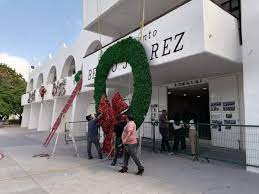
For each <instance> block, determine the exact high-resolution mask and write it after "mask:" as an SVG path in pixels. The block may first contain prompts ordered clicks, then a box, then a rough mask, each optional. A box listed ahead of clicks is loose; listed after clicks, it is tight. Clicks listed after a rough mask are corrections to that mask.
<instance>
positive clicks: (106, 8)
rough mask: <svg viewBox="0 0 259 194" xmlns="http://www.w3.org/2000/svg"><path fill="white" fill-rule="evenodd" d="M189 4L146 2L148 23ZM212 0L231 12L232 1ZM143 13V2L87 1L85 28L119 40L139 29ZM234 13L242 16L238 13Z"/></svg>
mask: <svg viewBox="0 0 259 194" xmlns="http://www.w3.org/2000/svg"><path fill="white" fill-rule="evenodd" d="M189 1H191V0H163V1H159V0H146V3H145V23H150V22H151V21H153V20H155V19H157V18H159V17H161V16H162V15H164V14H166V13H168V12H170V11H172V10H174V9H177V8H178V7H180V6H182V5H184V4H185V3H187V2H189ZM194 1H195V0H194ZM208 1H209V0H208ZM212 1H213V2H215V3H217V4H218V5H222V7H223V8H224V9H226V10H228V11H229V12H232V11H231V10H230V9H229V7H228V6H226V5H225V4H226V3H227V2H228V1H233V0H212ZM97 2H99V4H98V3H97ZM235 2H236V1H235ZM235 2H233V3H232V4H233V5H234V3H235ZM142 11H143V9H142V0H98V1H92V0H84V24H83V25H84V28H85V29H86V30H88V31H93V32H96V33H99V32H100V33H101V34H103V35H107V36H111V37H114V38H119V37H122V36H124V35H126V34H128V33H129V32H132V31H134V30H136V29H137V28H138V27H139V26H140V22H141V20H142ZM232 13H233V14H234V15H239V14H238V13H236V12H232ZM99 16H100V17H99Z"/></svg>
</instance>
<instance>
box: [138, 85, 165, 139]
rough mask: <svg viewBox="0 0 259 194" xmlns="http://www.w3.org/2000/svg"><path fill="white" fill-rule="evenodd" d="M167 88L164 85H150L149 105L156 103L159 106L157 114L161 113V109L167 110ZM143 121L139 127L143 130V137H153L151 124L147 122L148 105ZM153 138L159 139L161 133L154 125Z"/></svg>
mask: <svg viewBox="0 0 259 194" xmlns="http://www.w3.org/2000/svg"><path fill="white" fill-rule="evenodd" d="M167 103H168V100H167V88H166V87H152V97H151V104H150V106H151V105H153V104H157V105H158V108H159V115H160V114H161V112H162V110H164V109H165V110H167ZM145 122H148V123H144V124H142V126H141V128H142V130H143V137H146V138H153V130H152V125H151V124H150V123H149V122H151V107H149V110H148V113H147V116H146V118H145ZM155 138H156V139H161V138H162V137H161V135H160V133H159V128H158V127H155Z"/></svg>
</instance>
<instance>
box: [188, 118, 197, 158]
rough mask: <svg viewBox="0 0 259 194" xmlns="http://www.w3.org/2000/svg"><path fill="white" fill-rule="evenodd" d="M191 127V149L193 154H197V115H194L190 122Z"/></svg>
mask: <svg viewBox="0 0 259 194" xmlns="http://www.w3.org/2000/svg"><path fill="white" fill-rule="evenodd" d="M188 128H189V139H190V143H191V151H192V156H195V147H196V118H195V116H193V117H192V119H191V120H190V122H189V124H188Z"/></svg>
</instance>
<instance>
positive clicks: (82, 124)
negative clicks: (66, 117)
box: [65, 121, 88, 144]
mask: <svg viewBox="0 0 259 194" xmlns="http://www.w3.org/2000/svg"><path fill="white" fill-rule="evenodd" d="M87 127H88V121H76V122H67V123H65V143H66V144H68V143H69V142H70V141H72V138H71V135H73V137H74V138H75V141H85V140H86V137H87Z"/></svg>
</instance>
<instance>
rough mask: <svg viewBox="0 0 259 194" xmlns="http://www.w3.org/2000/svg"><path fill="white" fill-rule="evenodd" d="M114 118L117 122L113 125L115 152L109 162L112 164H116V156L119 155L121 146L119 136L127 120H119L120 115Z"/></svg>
mask: <svg viewBox="0 0 259 194" xmlns="http://www.w3.org/2000/svg"><path fill="white" fill-rule="evenodd" d="M116 120H117V124H115V126H114V133H115V148H114V151H115V153H114V159H113V161H112V163H111V165H112V166H115V165H116V163H117V160H118V157H119V151H120V149H121V147H123V145H122V140H121V136H122V132H123V130H124V127H125V126H126V125H127V121H123V120H121V115H117V116H116Z"/></svg>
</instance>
